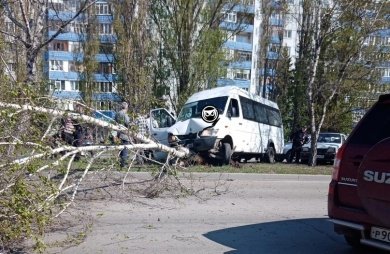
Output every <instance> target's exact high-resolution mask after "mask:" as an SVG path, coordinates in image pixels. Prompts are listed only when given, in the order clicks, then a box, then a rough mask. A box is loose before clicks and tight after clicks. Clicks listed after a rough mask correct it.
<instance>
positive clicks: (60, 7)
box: [49, 1, 65, 12]
mask: <svg viewBox="0 0 390 254" xmlns="http://www.w3.org/2000/svg"><path fill="white" fill-rule="evenodd" d="M49 9H52V10H54V11H56V12H58V11H64V10H65V5H64V4H63V3H55V2H53V1H51V3H50V4H49Z"/></svg>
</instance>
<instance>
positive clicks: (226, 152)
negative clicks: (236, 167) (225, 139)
mask: <svg viewBox="0 0 390 254" xmlns="http://www.w3.org/2000/svg"><path fill="white" fill-rule="evenodd" d="M231 157H232V147H231V146H230V144H229V143H223V144H222V164H223V165H229V163H230V158H231Z"/></svg>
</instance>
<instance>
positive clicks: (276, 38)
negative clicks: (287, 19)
mask: <svg viewBox="0 0 390 254" xmlns="http://www.w3.org/2000/svg"><path fill="white" fill-rule="evenodd" d="M271 43H273V44H280V43H282V39H281V38H280V37H279V36H277V35H274V36H271Z"/></svg>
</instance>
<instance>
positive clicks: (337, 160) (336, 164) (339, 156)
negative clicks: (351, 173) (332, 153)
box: [332, 144, 345, 181]
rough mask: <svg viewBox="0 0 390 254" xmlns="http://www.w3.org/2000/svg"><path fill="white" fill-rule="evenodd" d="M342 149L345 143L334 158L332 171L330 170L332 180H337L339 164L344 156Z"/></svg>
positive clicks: (343, 149)
mask: <svg viewBox="0 0 390 254" xmlns="http://www.w3.org/2000/svg"><path fill="white" fill-rule="evenodd" d="M344 151H345V144H344V145H342V146H341V147H340V148H339V150H338V151H337V154H336V158H335V159H334V164H333V172H332V180H334V181H338V180H339V173H340V164H341V160H342V158H343V156H344Z"/></svg>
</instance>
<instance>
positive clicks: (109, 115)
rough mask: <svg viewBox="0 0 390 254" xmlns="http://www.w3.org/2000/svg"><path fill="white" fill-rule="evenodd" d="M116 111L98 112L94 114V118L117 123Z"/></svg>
mask: <svg viewBox="0 0 390 254" xmlns="http://www.w3.org/2000/svg"><path fill="white" fill-rule="evenodd" d="M115 114H116V113H115V111H112V110H98V111H95V112H93V117H95V118H97V119H101V120H104V121H107V122H115Z"/></svg>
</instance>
